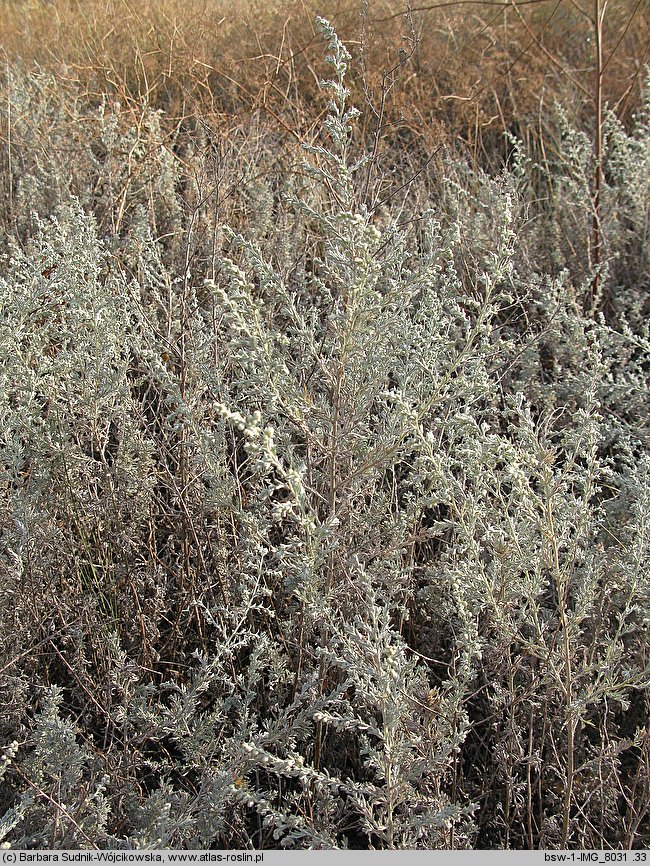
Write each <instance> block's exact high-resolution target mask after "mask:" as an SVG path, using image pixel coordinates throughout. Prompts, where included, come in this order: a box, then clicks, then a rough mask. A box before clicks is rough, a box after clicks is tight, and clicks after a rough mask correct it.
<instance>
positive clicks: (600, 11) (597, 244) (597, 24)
mask: <svg viewBox="0 0 650 866" xmlns="http://www.w3.org/2000/svg"><path fill="white" fill-rule="evenodd" d="M606 8H607V0H605V2H604V3H602V2H601V0H594V32H595V37H596V90H595V95H594V103H595V106H594V107H595V113H596V137H595V142H594V144H595V147H594V150H595V152H596V173H595V176H594V209H593V217H592V231H593V247H594V255H593V267H594V279H593V282H592V284H591V315H592V316H593V315H594V313H595V311H596V303H597V300H598V292H599V289H600V264H601V247H602V234H601V226H600V189H601V182H602V159H603V20H604V18H605V9H606Z"/></svg>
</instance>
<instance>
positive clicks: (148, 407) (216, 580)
mask: <svg viewBox="0 0 650 866" xmlns="http://www.w3.org/2000/svg"><path fill="white" fill-rule="evenodd" d="M318 26H319V28H320V32H321V33H322V34H323V35H324V37H325V39H326V41H327V44H328V46H329V55H328V57H327V62H328V64H329V66H330V69H331V70H332V77H331V78H330V79H329V80H327V81H325V82H323V84H322V87H323V89H324V90H325V91H326V92H327V93H328V94H329V96H330V102H329V105H328V114H327V117H326V119H325V121H324V122H323V127H322V131H321V136H320V138H319V139H318V140H317V141H314V142H313V143H312V144H310V145H309V146H307V147H306V148H305V163H304V165H303V166H302V168H301V175H300V177H298V176H296V175H294V176H291V177H284V178H281V183H279V186H280V187H281V193H282V194H280V193H279V192H278V191H277V190H273V188H272V186H271V184H270V182H267V181H264V182H261V183H260V184H259V186H257V187H255V186H254V185H251V187H250V191H249V193H248V194H249V196H250V199H251V201H255V202H257V204H258V213H257V214H255V216H254V218H253V217H251V222H250V226H249V227H247V226H246V225H244V226H243V227H242V226H241V225H239V226H236V227H234V228H233V227H232V226H229V225H227V224H225V223H224V222H223V221H222V219H221V217H222V215H223V214H222V212H221V211H220V209H219V208H220V207H221V205H220V204H219V203H220V202H221V199H220V198H219V196H218V192H215V190H217V189H218V187H219V185H220V183H221V179H220V175H219V173H218V171H217V170H215V171H214V172H212V175H210V172H209V171H208V169H209V168H215V165H216V163H215V162H214V161H212V162H211V161H210V160H214V157H213V153H212V152H211V153H208V151H207V150H204V149H199V150H198V151H197V152H195V153H193V154H192V159H193V160H194V165H195V167H196V166H199V165H200V163H201V160H202V159H203V160H204V161H205V165H204V166H203V169H201V170H199V169H198V168H197V171H196V174H195V175H194V177H193V180H191V181H188V178H187V176H184V177H183V176H181V175H180V174H179V175H176V174H175V172H176V171H180V169H179V168H178V165H177V163H176V162H174V161H173V160H171V159H170V157H169V154H168V153H165V154H164V155H161V160H162V162H163V164H164V165H165V166H166V167H167V171H168V175H167V180H166V181H165V182H164V183H162V182H160V183H158V182H156V181H155V179H154V177H153V176H152V175H150V174H147V173H146V172H145V170H144V168H143V167H142V163H141V160H144V162H145V164H148V160H149V158H150V157H149V151H148V150H147V149H146V148H145V149H144V150H142V149H141V148H140V147H139V146H138V142H139V141H140V140H141V138H144V137H146V136H145V132H144V127H139V129H140V133H139V134H136V135H135V138H134V134H133V132H129V133H128V134H126V136H125V138H122V137H121V132H119V131H118V130H117V127H116V128H115V131H114V132H115V134H114V136H113V138H110V136H109V138H110V140H109V138H106V136H107V132H106V123H107V121H106V116H105V111H104V114H102V120H101V124H100V126H101V130H102V133H101V134H102V136H103V137H104V138H105V139H106V141H105V148H104V150H103V151H101V150H98V149H97V148H95V149H94V150H92V149H91V152H92V154H93V157H94V159H95V160H96V162H95V163H94V165H95V169H96V172H97V176H101V177H103V178H104V179H105V180H106V181H107V182H108V181H110V180H111V179H112V180H114V181H118V180H119V183H116V185H115V189H113V192H111V191H110V190H109V189H105V196H102V198H101V203H100V204H99V205H97V208H98V209H97V210H96V215H95V216H93V215H92V214H90V213H88V212H87V211H89V210H92V209H93V207H94V205H93V204H92V201H91V198H86V199H84V200H83V203H84V205H85V207H86V210H84V207H83V206H82V205H80V204H79V202H78V201H77V202H75V200H74V196H73V195H71V194H70V192H71V191H70V190H68V189H63V188H62V189H61V190H59V191H58V192H57V195H56V196H55V203H54V204H53V205H52V209H53V213H52V214H51V215H50V217H49V218H46V217H45V215H42V216H40V217H39V216H36V215H31V214H30V215H29V219H27V213H26V211H25V205H24V190H23V191H22V192H21V190H20V188H18V189H17V190H16V201H17V202H18V204H19V214H18V216H17V217H16V226H17V229H18V230H17V240H15V241H14V243H13V248H12V250H11V258H10V259H9V261H8V265H7V267H6V268H5V274H4V276H3V278H2V280H1V281H0V351H1V353H2V358H3V365H2V369H1V372H0V376H2V383H1V384H2V389H1V393H2V398H1V400H2V403H1V404H0V406H1V412H2V427H1V429H2V440H1V442H2V449H1V455H2V463H1V464H0V471H1V472H2V476H1V480H2V497H3V498H2V502H3V511H2V548H1V551H0V555H1V556H2V560H1V563H2V582H1V584H0V592H1V593H2V596H3V608H2V610H3V612H2V617H3V626H4V629H5V633H6V634H7V635H8V634H9V629H10V628H11V629H13V631H14V633H16V634H18V635H20V636H21V639H22V640H23V642H24V645H25V647H26V651H25V652H24V654H22V655H21V654H20V653H18V654H16V653H15V651H13V650H11V649H10V648H9V641H8V639H5V641H4V642H5V644H6V646H4V648H3V656H4V657H5V658H6V661H3V666H2V669H1V670H0V674H1V676H2V680H1V681H0V686H1V687H2V689H3V696H4V698H5V706H6V713H5V717H4V720H3V722H2V728H1V731H2V737H3V740H4V742H5V743H6V744H7V745H6V748H5V758H4V763H3V765H2V767H1V769H0V772H1V773H2V774H3V778H4V786H5V787H4V789H3V793H2V799H1V801H0V809H2V810H3V812H4V817H3V818H2V821H1V823H0V829H1V831H2V833H3V834H4V835H3V839H4V844H6V845H13V846H16V847H20V846H23V847H45V846H48V847H125V848H148V847H179V848H203V847H244V846H255V847H279V846H283V847H297V848H342V847H355V848H385V849H396V848H447V847H449V848H462V847H469V846H477V847H539V846H544V847H587V848H601V847H617V846H626V847H635V846H636V847H638V846H641V845H643V844H644V843H646V842H647V838H648V836H647V834H648V812H649V809H650V781H649V778H650V777H649V774H648V762H649V760H650V741H649V739H648V732H647V727H646V724H647V689H648V684H649V681H650V671H649V667H648V657H647V630H648V625H649V616H648V611H649V610H650V606H649V598H648V582H647V575H646V571H647V562H648V525H647V521H648V506H649V498H650V484H649V480H650V478H649V474H648V468H649V464H648V454H647V445H648V440H647V435H648V413H647V406H645V405H644V401H643V394H644V393H646V392H647V384H648V382H647V375H648V348H649V346H648V335H647V332H646V331H644V329H643V325H642V324H641V323H640V321H639V319H640V317H638V316H636V317H635V316H634V315H632V313H633V312H634V309H636V308H634V307H633V305H632V304H631V303H628V302H627V301H624V302H622V303H621V306H620V310H618V311H617V315H616V316H613V317H612V318H611V319H607V318H606V317H605V316H604V315H601V316H597V317H595V318H592V317H591V316H585V314H584V313H583V310H582V307H581V304H580V303H579V297H580V293H579V291H577V289H576V286H575V285H574V284H573V282H572V279H571V276H570V273H569V272H568V271H562V272H561V273H556V274H553V275H552V276H549V275H547V274H545V273H543V272H537V273H536V272H535V271H534V263H535V261H538V260H542V258H543V257H542V256H541V255H540V257H539V259H536V258H535V256H534V255H533V253H534V252H535V250H531V249H529V248H528V247H527V246H525V247H524V248H523V249H522V248H521V245H520V242H521V240H522V238H524V239H525V240H526V244H529V243H531V241H530V238H531V237H535V234H534V230H531V228H530V226H529V225H528V216H527V207H526V200H525V195H526V193H527V187H526V172H525V170H524V169H525V159H524V156H523V155H522V156H521V159H520V161H519V162H518V163H516V164H515V165H514V166H513V167H512V169H511V170H508V171H504V172H503V174H502V175H501V176H499V177H497V178H490V177H487V176H485V175H481V176H477V177H471V178H470V179H469V180H466V175H467V172H466V171H465V170H464V169H463V166H462V165H458V164H457V165H455V166H453V167H450V169H449V177H448V179H447V180H446V181H444V182H441V183H440V186H439V187H438V188H439V189H440V188H443V189H444V194H442V195H440V196H439V197H437V198H436V199H428V198H427V196H426V195H425V194H423V193H422V192H420V193H419V194H418V199H417V200H418V202H420V201H422V203H423V206H422V207H421V208H418V210H417V213H415V214H414V219H413V220H409V221H406V220H404V219H403V212H400V210H399V209H396V210H395V212H394V213H391V214H389V215H388V217H387V220H386V223H385V225H384V226H383V227H382V228H381V229H380V228H379V227H378V226H377V225H376V224H375V217H374V214H373V213H372V212H370V211H368V210H367V209H366V208H365V207H364V205H363V202H365V201H366V200H373V199H372V196H370V197H368V196H367V192H368V190H367V189H366V186H367V184H366V182H365V178H366V172H365V171H364V166H365V157H364V156H363V155H361V156H360V157H359V156H358V155H357V154H355V152H354V148H353V146H352V132H353V127H354V124H355V122H356V120H357V116H358V112H357V111H356V110H355V109H354V108H351V107H349V105H348V92H347V89H346V73H347V70H348V64H349V61H350V56H349V54H348V52H347V50H346V49H345V47H344V45H343V44H342V43H341V42H340V40H339V39H338V37H337V35H336V33H335V32H334V30H333V28H332V27H331V26H330V25H329V24H328V22H326V21H324V20H322V19H319V22H318ZM109 126H110V123H109ZM156 129H157V127H156V126H155V123H154V122H153V121H152V122H151V127H150V128H149V131H148V132H147V133H146V135H147V136H149V135H150V136H151V137H150V138H148V139H147V140H148V141H152V142H154V143H155V142H157V141H158V139H157V134H158V133H157V131H156ZM637 135H638V140H639V142H641V141H642V140H644V139H643V135H642V133H637ZM618 141H619V142H621V144H620V149H619V151H618V152H619V154H620V162H619V166H620V171H621V172H624V171H631V169H630V164H629V162H628V161H626V157H625V150H624V143H625V142H626V141H628V140H627V139H626V138H624V136H623V133H622V132H620V131H619V137H618ZM124 142H126V144H127V145H128V150H127V152H128V153H130V154H131V158H132V162H131V163H130V165H129V166H128V167H127V169H126V170H125V173H122V169H121V164H120V162H119V160H118V159H117V156H116V155H117V154H119V153H120V152H121V149H122V146H123V144H124ZM626 146H629V147H630V148H633V147H635V146H636V145H633V144H631V143H629V142H628V145H626ZM638 146H639V147H641V146H642V145H641V143H639V145H638ZM83 152H84V153H86V155H88V154H87V151H85V150H84V151H83ZM26 153H27V151H26ZM27 156H28V154H27ZM27 156H26V166H28V165H29V166H31V167H30V172H32V174H33V175H34V176H38V177H39V178H40V180H39V182H38V189H39V190H40V192H39V199H38V201H39V202H41V203H42V206H43V207H44V208H45V209H46V208H47V205H46V202H47V196H46V191H47V190H46V184H45V179H44V176H43V175H41V174H40V173H39V170H38V167H37V166H34V165H32V164H31V163H30V162H29V159H28V158H27ZM88 158H90V157H88ZM216 168H217V169H219V170H220V167H219V166H218V165H216ZM202 172H203V173H202ZM248 172H249V174H248V175H247V177H248V176H250V175H251V174H252V172H251V170H250V169H248ZM30 176H31V175H30ZM207 177H212V178H213V179H214V178H215V177H216V180H214V185H211V183H212V182H211V181H210V184H208V189H207V191H206V189H205V188H204V187H202V184H203V183H208V182H207V181H205V178H207ZM202 178H203V180H202ZM138 179H140V181H142V182H141V183H140V181H139V180H138ZM181 180H182V181H183V183H181ZM29 182H30V183H32V181H29ZM109 186H110V184H109ZM558 188H559V186H558ZM145 192H146V195H145ZM21 196H23V198H21ZM634 200H635V201H637V202H638V200H639V196H638V195H637V196H635V199H634ZM21 202H23V204H20V203H21ZM272 208H274V209H275V213H272V212H271V209H272ZM628 210H629V209H628V208H627V206H626V205H625V203H624V201H623V200H622V201H621V211H625V212H626V213H627V212H628ZM604 212H605V213H607V211H606V209H605V210H604ZM182 214H184V215H183V216H181V215H182ZM239 216H240V222H244V223H245V222H246V221H245V220H241V214H240V215H239ZM630 218H633V219H635V220H638V219H639V216H638V212H637V211H632V210H630ZM276 222H278V223H279V224H280V225H281V229H280V231H279V232H278V231H276V230H275V228H274V225H275V223H276ZM98 223H99V226H100V229H99V230H98ZM287 229H290V231H288V230H287ZM102 232H103V233H106V234H107V237H106V239H105V240H101V239H100V237H99V234H100V233H102ZM288 234H289V235H292V237H290V238H289V239H287V237H286V236H287V235H288ZM279 235H284V237H281V236H279ZM586 279H589V276H587V278H586ZM579 288H580V287H578V289H579Z"/></svg>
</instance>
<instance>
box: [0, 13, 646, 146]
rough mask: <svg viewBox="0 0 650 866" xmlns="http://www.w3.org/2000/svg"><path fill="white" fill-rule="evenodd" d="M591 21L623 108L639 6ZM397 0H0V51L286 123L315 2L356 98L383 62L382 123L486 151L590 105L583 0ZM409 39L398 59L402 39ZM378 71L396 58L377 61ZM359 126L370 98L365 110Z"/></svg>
mask: <svg viewBox="0 0 650 866" xmlns="http://www.w3.org/2000/svg"><path fill="white" fill-rule="evenodd" d="M610 5H611V8H608V10H607V14H606V16H605V21H604V56H605V70H604V76H603V87H604V98H605V100H606V101H608V102H609V104H610V105H611V106H612V107H614V108H615V109H616V111H617V113H618V114H619V117H621V118H622V119H623V120H624V121H625V120H627V118H628V117H629V116H630V114H631V113H632V111H633V109H634V107H635V105H636V104H637V100H638V96H639V92H640V86H641V83H642V79H643V69H644V65H645V64H646V63H647V61H648V52H649V46H650V7H649V6H648V4H647V2H645V0H618V2H617V3H615V4H610ZM412 7H413V11H412V16H411V18H410V20H409V16H408V15H406V14H405V11H406V9H407V4H406V3H405V2H403V0H401V2H396V0H370V2H367V3H362V2H359V0H355V2H350V3H349V4H346V3H342V2H340V0H280V2H277V3H275V4H273V5H271V4H269V3H262V2H260V0H246V2H238V3H236V4H233V3H230V2H227V0H212V2H211V0H155V2H154V0H148V2H147V0H138V2H134V0H83V2H80V0H49V2H46V0H0V15H1V18H0V36H1V41H2V44H3V46H4V49H5V51H6V56H7V62H8V63H16V62H22V63H25V64H34V63H35V64H38V65H39V66H41V67H42V68H45V69H47V70H48V71H54V72H55V74H56V75H57V76H58V77H60V79H61V80H62V81H69V82H76V83H79V84H80V85H81V86H82V89H83V91H84V92H85V93H87V94H88V95H89V96H90V97H91V98H93V97H94V98H99V97H100V95H101V94H104V93H109V94H115V95H117V96H119V98H120V99H121V100H122V102H123V103H124V104H129V103H134V102H135V103H138V104H140V105H141V104H142V103H143V102H146V103H148V104H150V105H154V106H156V107H159V108H162V109H164V110H165V112H166V113H168V114H169V115H170V116H172V117H174V118H180V117H186V116H187V115H188V114H191V113H196V111H197V109H199V110H200V111H201V113H202V115H203V116H206V115H211V116H213V117H216V118H223V117H224V115H233V114H241V113H248V112H250V111H253V110H259V109H262V110H264V111H265V112H266V113H267V114H268V115H269V116H270V117H271V118H274V119H275V120H276V121H278V122H280V123H281V124H282V125H284V126H285V127H286V128H288V129H289V130H291V132H292V133H294V134H295V135H298V136H305V135H308V133H309V129H310V127H311V126H312V125H313V124H314V123H318V117H316V116H315V114H314V112H313V111H312V110H310V108H311V107H312V97H313V95H314V94H315V92H316V88H317V82H318V73H317V71H316V69H317V64H318V60H319V57H320V52H321V46H320V44H319V40H318V39H317V38H316V36H315V33H314V18H315V16H316V15H317V14H321V15H325V16H326V17H328V18H329V19H330V20H331V21H332V22H333V23H334V24H335V26H336V27H337V30H338V32H339V33H340V34H341V37H342V38H343V39H344V41H345V42H346V43H347V44H348V45H349V46H350V47H351V49H352V50H353V51H354V52H357V53H360V52H361V50H362V49H363V51H364V57H365V75H363V76H361V75H359V74H357V75H356V78H354V77H352V79H351V83H352V87H353V88H354V89H355V90H356V91H357V92H356V93H354V94H353V98H354V100H355V101H356V102H357V104H359V103H360V102H363V100H364V98H366V97H367V96H368V95H369V94H372V96H373V99H374V102H375V105H376V106H378V105H379V103H380V101H381V97H380V94H381V84H382V76H384V73H386V72H388V73H389V74H388V75H387V76H384V81H385V82H386V81H390V80H391V77H392V76H393V75H394V76H395V77H396V79H398V80H397V86H395V87H394V88H393V89H392V90H391V91H390V93H389V94H388V97H387V99H386V100H385V106H384V109H385V112H384V115H383V118H384V121H385V122H386V123H390V124H393V126H392V127H391V128H392V129H393V130H394V129H395V128H396V127H399V128H400V129H401V130H402V132H404V131H405V130H407V131H408V133H409V137H408V141H409V142H412V140H413V136H414V135H415V136H417V137H423V144H424V145H425V146H427V145H429V144H430V143H431V141H432V140H434V141H439V140H440V139H441V136H442V137H443V138H446V137H447V136H451V137H453V138H456V139H457V138H460V139H462V140H464V141H465V142H467V144H468V146H469V147H470V149H471V151H472V152H473V153H474V154H475V156H476V157H477V158H478V159H479V160H480V161H483V160H484V159H486V158H487V159H488V161H491V160H492V159H493V157H494V156H495V153H496V156H497V157H499V156H500V155H502V154H503V152H504V145H503V132H504V131H509V132H513V133H516V134H518V135H521V136H522V137H523V138H524V139H526V140H527V143H528V144H529V145H530V144H531V143H534V142H535V141H536V140H543V138H544V136H545V134H546V127H547V116H548V109H549V107H550V106H551V104H552V103H553V102H554V101H555V100H556V99H557V100H560V101H561V102H562V103H563V105H564V106H565V108H567V109H568V110H569V112H570V113H572V114H573V119H576V118H579V119H582V121H587V122H588V121H589V119H590V118H591V117H593V113H592V112H593V103H592V93H593V90H594V63H595V57H594V45H593V43H594V39H593V23H592V20H591V16H592V11H593V10H592V7H593V3H591V2H590V0H579V2H573V0H535V2H526V3H524V2H521V0H519V2H518V3H517V2H515V0H511V2H509V3H508V2H496V0H485V2H466V0H465V2H463V0H459V2H456V3H449V2H446V3H441V2H438V3H426V2H425V3H421V2H420V3H418V2H414V3H413V4H412ZM413 36H415V37H416V38H417V49H416V51H415V53H414V54H413V56H412V58H411V59H410V60H409V62H408V63H407V64H404V65H403V67H402V68H400V67H399V60H400V58H399V55H398V51H399V49H400V48H403V47H406V48H407V49H408V48H409V45H410V40H411V39H412V38H413ZM391 70H395V72H394V73H391ZM367 117H368V123H369V125H370V127H372V125H373V124H372V120H371V118H372V112H367Z"/></svg>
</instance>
